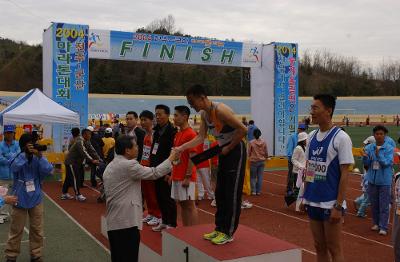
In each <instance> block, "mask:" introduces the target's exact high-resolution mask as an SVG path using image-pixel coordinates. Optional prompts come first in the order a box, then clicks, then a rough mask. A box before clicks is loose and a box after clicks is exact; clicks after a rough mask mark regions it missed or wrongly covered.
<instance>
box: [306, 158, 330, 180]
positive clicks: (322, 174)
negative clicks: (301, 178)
mask: <svg viewBox="0 0 400 262" xmlns="http://www.w3.org/2000/svg"><path fill="white" fill-rule="evenodd" d="M326 175H327V165H326V162H318V161H313V160H309V161H308V165H307V171H306V182H311V183H312V182H314V181H316V180H326Z"/></svg>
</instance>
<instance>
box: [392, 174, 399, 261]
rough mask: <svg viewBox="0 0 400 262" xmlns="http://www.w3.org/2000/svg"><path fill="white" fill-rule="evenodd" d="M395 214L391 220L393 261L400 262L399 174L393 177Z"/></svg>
mask: <svg viewBox="0 0 400 262" xmlns="http://www.w3.org/2000/svg"><path fill="white" fill-rule="evenodd" d="M393 189H394V194H393V195H394V197H395V202H394V203H395V205H394V207H395V212H394V219H393V249H394V259H395V261H396V262H400V172H399V173H397V174H396V176H395V177H394V187H393Z"/></svg>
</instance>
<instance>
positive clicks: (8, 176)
mask: <svg viewBox="0 0 400 262" xmlns="http://www.w3.org/2000/svg"><path fill="white" fill-rule="evenodd" d="M19 151H20V150H19V145H18V141H15V126H14V125H5V126H4V139H3V141H2V142H0V186H3V187H6V188H10V187H11V184H12V179H13V176H12V172H11V171H10V167H9V165H8V161H9V160H10V159H11V157H12V156H13V155H15V154H17V153H19ZM10 211H11V209H10V206H8V205H7V206H3V207H1V208H0V224H2V223H4V221H5V220H7V219H8V218H9V215H10V214H9V213H10Z"/></svg>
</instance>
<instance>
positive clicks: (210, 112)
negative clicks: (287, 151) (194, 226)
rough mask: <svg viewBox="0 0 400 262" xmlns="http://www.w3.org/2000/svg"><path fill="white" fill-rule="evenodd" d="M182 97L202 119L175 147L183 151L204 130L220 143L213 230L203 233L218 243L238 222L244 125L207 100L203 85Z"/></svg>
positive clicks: (199, 138) (198, 139)
mask: <svg viewBox="0 0 400 262" xmlns="http://www.w3.org/2000/svg"><path fill="white" fill-rule="evenodd" d="M186 98H187V101H188V103H189V105H190V106H191V107H192V108H194V109H195V110H196V111H197V112H200V114H201V120H202V121H201V125H200V130H199V134H198V135H197V136H196V137H195V138H194V139H193V140H191V141H189V142H187V143H185V144H183V145H181V146H179V147H178V148H177V150H179V151H180V152H183V151H184V150H186V149H188V148H193V147H195V146H197V145H198V144H201V143H202V142H203V141H204V139H205V138H206V136H207V131H208V130H209V131H210V132H211V134H212V135H214V136H215V137H216V138H217V141H218V144H219V146H221V147H222V152H221V154H220V155H219V165H218V175H217V185H216V192H215V198H216V202H217V212H216V214H215V230H214V231H213V232H211V233H208V234H205V235H204V238H205V239H207V240H210V241H211V242H212V243H213V244H217V245H222V244H225V243H228V242H231V241H233V234H234V233H235V231H236V229H237V227H238V224H239V217H240V211H241V202H242V201H241V200H242V189H243V181H244V171H245V168H246V166H245V163H246V148H245V145H244V142H243V141H242V139H243V137H244V136H245V135H246V132H247V128H246V127H245V126H244V125H243V124H242V123H241V122H240V120H239V119H237V117H236V116H235V115H234V113H233V111H232V109H231V108H229V107H228V106H227V105H225V104H223V103H217V102H212V101H211V100H209V99H208V97H207V91H206V88H205V87H203V86H201V85H194V86H192V87H191V88H189V89H188V90H187V92H186Z"/></svg>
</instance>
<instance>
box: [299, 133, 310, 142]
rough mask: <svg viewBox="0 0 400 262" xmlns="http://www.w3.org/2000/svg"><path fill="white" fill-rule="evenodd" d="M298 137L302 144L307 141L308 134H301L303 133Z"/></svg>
mask: <svg viewBox="0 0 400 262" xmlns="http://www.w3.org/2000/svg"><path fill="white" fill-rule="evenodd" d="M297 137H298V139H297V141H298V142H301V141H304V140H307V138H308V135H307V133H306V132H301V133H299V135H298V136H297Z"/></svg>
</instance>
